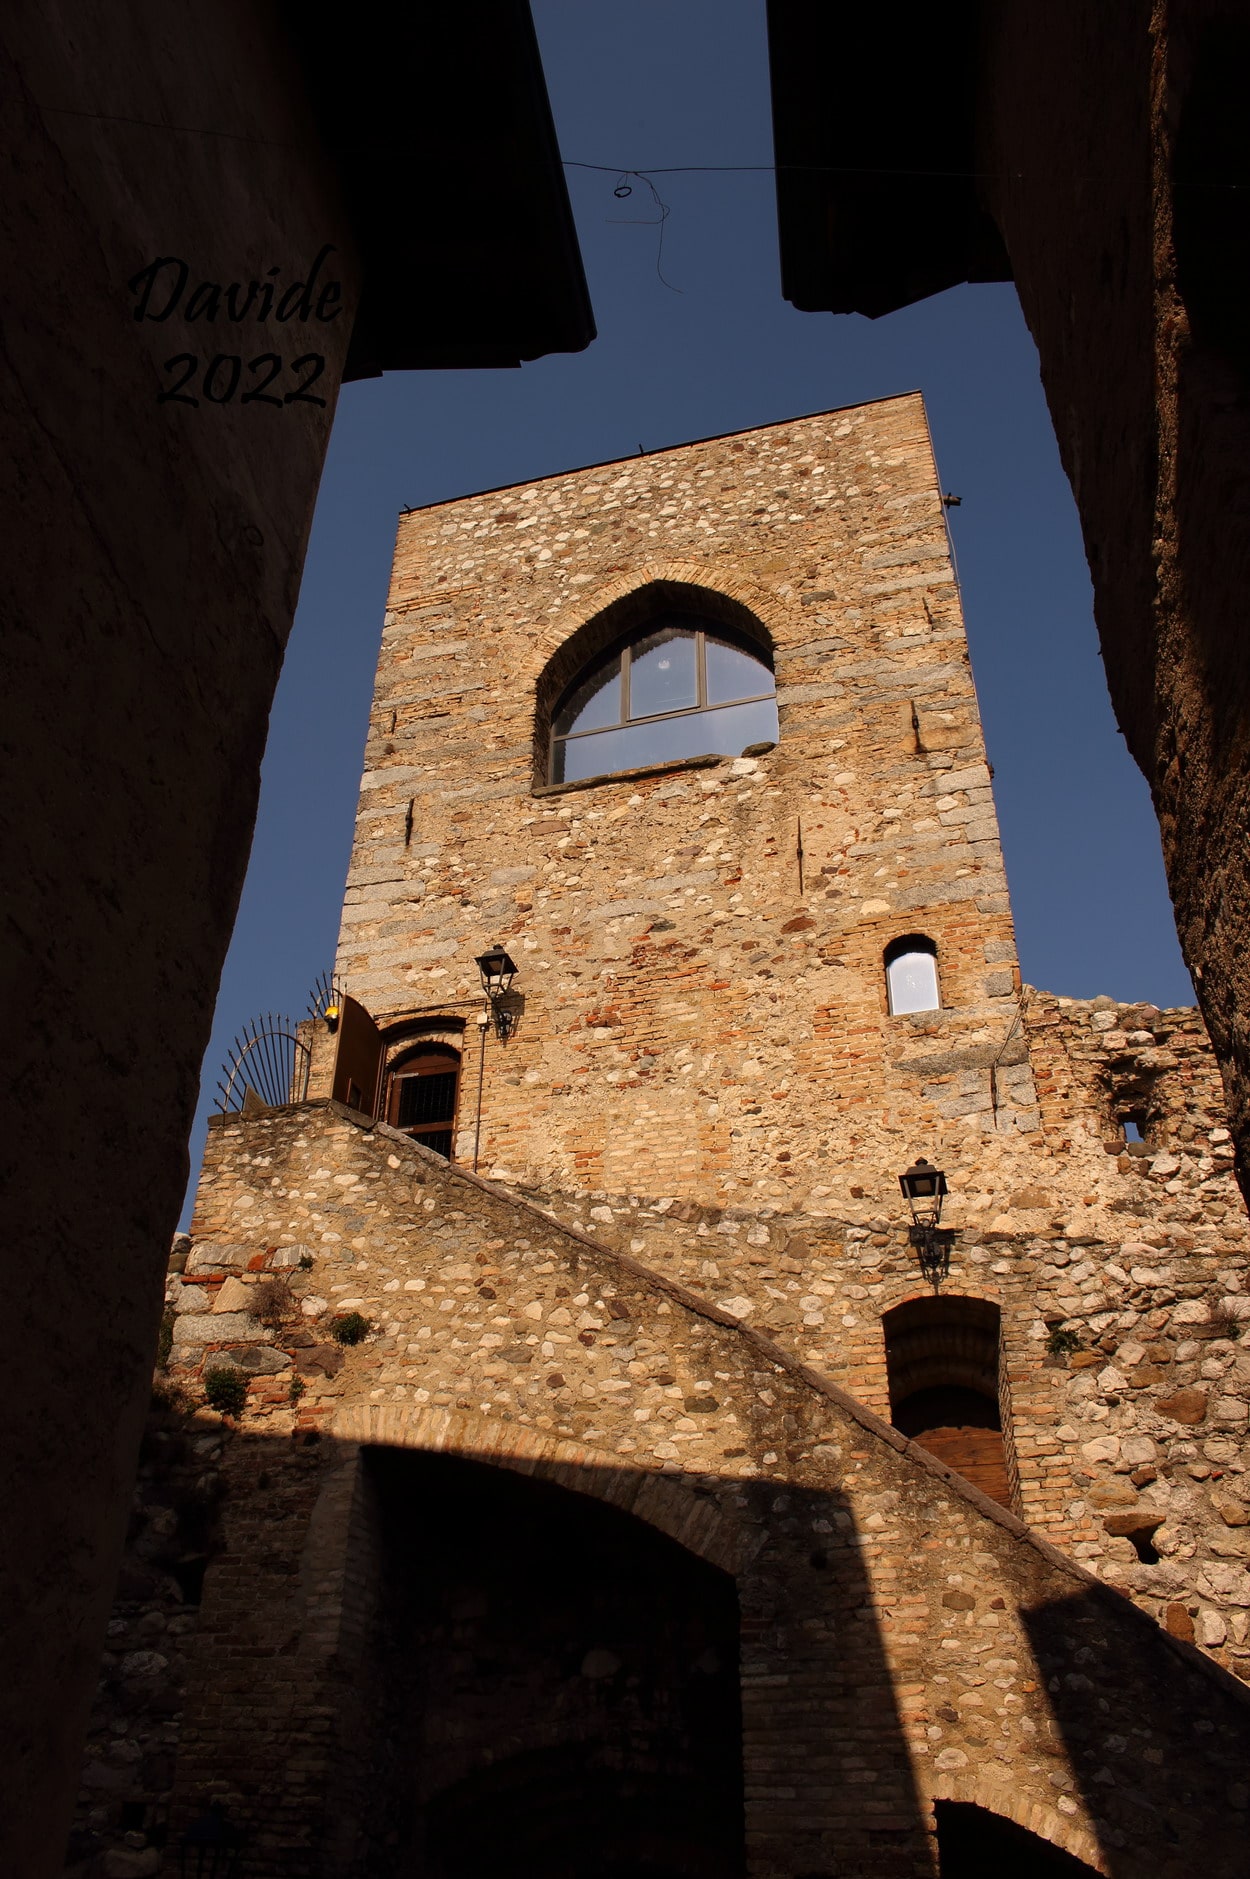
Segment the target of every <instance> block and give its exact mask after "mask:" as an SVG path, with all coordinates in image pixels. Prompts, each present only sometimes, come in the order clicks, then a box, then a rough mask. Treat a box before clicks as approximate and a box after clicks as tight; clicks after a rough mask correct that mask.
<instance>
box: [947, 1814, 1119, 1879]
mask: <svg viewBox="0 0 1250 1879" xmlns="http://www.w3.org/2000/svg"><path fill="white" fill-rule="evenodd" d="M934 1813H935V1814H936V1816H937V1839H938V1871H939V1872H940V1874H941V1879H1003V1875H1004V1874H1005V1873H1010V1875H1011V1879H1099V1875H1098V1873H1097V1871H1096V1870H1095V1868H1094V1867H1093V1866H1087V1865H1086V1864H1085V1861H1084V1860H1083V1859H1077V1858H1076V1857H1075V1856H1074V1855H1073V1854H1072V1853H1065V1852H1064V1850H1063V1849H1062V1847H1058V1846H1052V1845H1051V1843H1050V1841H1049V1840H1042V1839H1040V1838H1039V1837H1038V1835H1037V1834H1035V1833H1030V1832H1029V1831H1028V1829H1027V1828H1025V1827H1018V1826H1017V1825H1016V1823H1015V1821H1014V1820H1006V1819H1004V1817H1003V1816H1002V1815H1001V1814H992V1813H990V1811H989V1809H988V1808H985V1807H974V1806H973V1805H972V1804H971V1803H970V1802H965V1801H938V1802H937V1804H936V1806H935V1808H934Z"/></svg>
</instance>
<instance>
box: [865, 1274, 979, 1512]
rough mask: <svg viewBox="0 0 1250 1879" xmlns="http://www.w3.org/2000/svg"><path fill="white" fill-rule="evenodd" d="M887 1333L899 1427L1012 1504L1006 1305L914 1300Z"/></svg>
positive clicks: (890, 1314)
mask: <svg viewBox="0 0 1250 1879" xmlns="http://www.w3.org/2000/svg"><path fill="white" fill-rule="evenodd" d="M881 1328H882V1330H883V1332H884V1334H885V1362H886V1373H887V1375H888V1378H889V1385H890V1420H891V1422H892V1423H893V1424H894V1427H895V1428H896V1429H898V1430H900V1431H901V1432H902V1434H904V1435H906V1436H910V1437H911V1439H912V1441H913V1442H917V1443H918V1444H919V1445H920V1447H921V1448H927V1449H928V1450H929V1452H930V1454H932V1455H936V1456H937V1458H938V1460H939V1461H944V1462H945V1463H946V1465H947V1467H948V1468H954V1469H955V1471H956V1472H957V1473H958V1474H961V1475H964V1476H966V1478H967V1479H968V1480H969V1481H971V1482H972V1483H973V1484H974V1485H975V1486H976V1487H979V1488H980V1489H981V1491H982V1492H983V1493H985V1494H988V1495H989V1496H990V1498H991V1500H996V1501H1000V1502H1001V1503H1002V1505H1003V1506H1004V1507H1010V1506H1011V1488H1010V1483H1009V1480H1008V1474H1007V1456H1006V1450H1005V1447H1004V1444H1003V1424H1002V1409H1001V1406H1000V1395H1001V1390H1000V1379H999V1362H998V1341H999V1313H998V1306H997V1305H995V1304H992V1303H991V1302H990V1301H989V1300H988V1299H982V1298H958V1297H951V1296H949V1295H948V1296H945V1297H942V1298H914V1299H909V1300H908V1301H907V1302H906V1303H905V1304H902V1305H895V1306H894V1308H893V1309H892V1310H891V1311H887V1312H886V1313H885V1315H884V1317H883V1318H882V1321H881Z"/></svg>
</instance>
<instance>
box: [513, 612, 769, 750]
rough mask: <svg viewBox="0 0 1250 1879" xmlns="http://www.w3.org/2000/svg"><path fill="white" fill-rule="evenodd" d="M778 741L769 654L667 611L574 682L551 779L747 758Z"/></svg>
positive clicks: (558, 730) (558, 727) (558, 725)
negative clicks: (709, 758) (708, 758)
mask: <svg viewBox="0 0 1250 1879" xmlns="http://www.w3.org/2000/svg"><path fill="white" fill-rule="evenodd" d="M776 741H777V696H776V686H775V684H774V682H773V675H772V673H771V672H770V671H769V669H768V666H767V665H766V664H765V662H764V660H763V659H762V658H761V657H760V654H759V652H758V651H755V650H752V649H751V648H749V647H748V645H747V644H746V643H745V641H739V640H737V639H735V638H733V637H731V636H730V635H729V634H727V633H726V631H725V629H724V628H722V627H720V626H719V625H718V626H712V625H711V624H709V623H705V622H703V621H702V620H700V619H699V617H698V616H697V615H692V614H683V613H663V614H659V615H653V617H652V618H651V619H650V620H649V621H648V622H647V625H646V627H645V629H644V631H642V632H641V633H639V634H637V635H636V636H635V637H633V638H631V639H629V640H627V641H625V642H624V643H620V642H618V643H617V645H616V646H614V647H613V648H612V650H611V651H610V652H608V653H606V654H604V655H602V656H601V657H600V658H599V659H598V660H596V661H595V663H594V664H593V665H591V666H589V667H588V668H586V669H585V670H584V671H583V672H581V673H580V674H579V676H578V677H577V678H576V679H574V681H573V683H572V685H570V686H569V687H568V688H567V689H566V691H565V693H564V695H563V697H562V699H561V701H560V703H559V704H558V706H557V707H556V710H555V713H554V715H553V719H552V735H551V772H550V774H551V781H552V782H553V783H575V782H578V781H579V780H580V779H581V778H583V777H588V776H609V775H611V774H613V773H614V772H615V771H618V770H638V769H642V768H645V766H646V765H648V764H653V763H672V762H678V761H680V759H681V758H683V757H701V756H704V755H709V754H712V753H717V754H720V755H722V756H726V757H740V756H741V755H742V752H743V751H744V750H746V749H747V748H748V747H749V746H750V745H752V744H765V743H768V744H775V743H776Z"/></svg>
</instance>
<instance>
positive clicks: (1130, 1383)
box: [529, 991, 1250, 1679]
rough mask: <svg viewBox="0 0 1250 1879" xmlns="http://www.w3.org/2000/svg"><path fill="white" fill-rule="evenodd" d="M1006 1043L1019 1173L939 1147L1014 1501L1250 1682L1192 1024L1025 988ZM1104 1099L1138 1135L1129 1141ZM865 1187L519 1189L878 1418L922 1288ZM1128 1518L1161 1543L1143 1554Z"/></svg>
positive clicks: (1225, 1343) (979, 1147) (1220, 1176)
mask: <svg viewBox="0 0 1250 1879" xmlns="http://www.w3.org/2000/svg"><path fill="white" fill-rule="evenodd" d="M1024 1037H1025V1040H1026V1042H1027V1046H1028V1049H1029V1052H1030V1057H1031V1061H1032V1063H1033V1066H1034V1069H1035V1073H1036V1078H1037V1085H1038V1089H1039V1092H1040V1099H1041V1102H1042V1105H1043V1110H1044V1113H1045V1116H1046V1120H1047V1125H1048V1126H1047V1132H1046V1134H1045V1135H1044V1136H1042V1137H1040V1138H1038V1137H1035V1138H1033V1141H1034V1155H1035V1161H1034V1165H1033V1168H1032V1170H1031V1179H1030V1180H1029V1183H1028V1185H1026V1186H1022V1187H1019V1188H1015V1187H1013V1185H1012V1181H1013V1178H1019V1177H1018V1173H1015V1172H1013V1164H1012V1161H1011V1159H1010V1158H1004V1157H1003V1156H1002V1154H1001V1151H1000V1150H999V1146H998V1138H997V1137H996V1136H995V1134H994V1133H993V1132H988V1133H986V1134H984V1135H983V1136H977V1137H976V1138H974V1140H973V1142H972V1143H971V1145H968V1144H966V1143H965V1153H964V1154H963V1155H962V1156H961V1157H960V1159H959V1160H957V1161H954V1162H952V1163H951V1182H952V1187H953V1190H954V1192H953V1194H952V1199H951V1203H950V1206H949V1211H948V1216H947V1217H949V1218H951V1219H952V1220H955V1221H957V1222H958V1223H959V1227H960V1232H959V1239H958V1242H957V1244H956V1248H955V1251H954V1254H953V1258H952V1269H951V1276H950V1279H949V1280H948V1281H947V1283H946V1285H945V1287H944V1290H945V1292H946V1293H947V1295H948V1296H949V1295H952V1294H953V1295H955V1296H968V1297H975V1298H979V1299H989V1300H992V1301H993V1302H994V1303H995V1304H997V1305H998V1306H999V1307H1000V1310H1001V1312H1002V1365H1003V1370H1004V1373H1005V1378H1006V1386H1007V1387H1006V1392H1005V1397H1006V1405H1007V1408H1008V1411H1009V1415H1008V1419H1007V1429H1008V1438H1009V1449H1010V1451H1011V1453H1012V1456H1013V1460H1014V1464H1015V1468H1016V1473H1017V1480H1018V1496H1019V1497H1018V1501H1017V1508H1018V1511H1019V1512H1020V1513H1021V1514H1022V1516H1023V1517H1024V1518H1025V1519H1026V1520H1027V1521H1028V1522H1029V1524H1030V1525H1031V1526H1034V1527H1036V1528H1038V1529H1039V1530H1040V1531H1043V1532H1045V1533H1046V1534H1047V1535H1048V1536H1049V1537H1050V1538H1051V1539H1053V1540H1054V1541H1055V1542H1056V1544H1058V1545H1061V1546H1064V1547H1065V1548H1069V1549H1071V1551H1072V1552H1073V1554H1074V1556H1075V1557H1077V1558H1080V1559H1083V1560H1084V1561H1085V1562H1086V1563H1087V1564H1088V1565H1090V1566H1091V1568H1092V1569H1093V1570H1095V1571H1097V1572H1098V1573H1099V1574H1100V1575H1101V1576H1102V1577H1103V1578H1105V1579H1106V1580H1108V1581H1109V1582H1111V1583H1114V1584H1118V1585H1120V1586H1122V1587H1123V1588H1124V1589H1125V1590H1127V1591H1129V1592H1130V1593H1131V1595H1132V1596H1133V1597H1134V1598H1135V1599H1137V1600H1138V1602H1139V1603H1141V1604H1142V1605H1143V1606H1144V1608H1145V1609H1147V1610H1149V1611H1150V1612H1152V1613H1153V1614H1154V1615H1156V1616H1158V1617H1159V1618H1160V1619H1161V1620H1162V1621H1163V1622H1164V1623H1166V1624H1168V1625H1169V1626H1170V1627H1172V1628H1173V1629H1175V1630H1176V1631H1177V1632H1178V1634H1179V1635H1181V1636H1185V1637H1190V1636H1194V1635H1195V1630H1196V1634H1197V1636H1198V1638H1199V1640H1200V1641H1201V1642H1202V1643H1203V1644H1204V1645H1205V1646H1206V1647H1207V1648H1209V1649H1210V1650H1211V1651H1212V1653H1213V1654H1214V1655H1215V1656H1216V1657H1217V1658H1218V1659H1219V1661H1220V1662H1222V1663H1225V1664H1226V1665H1228V1667H1229V1668H1231V1669H1233V1670H1235V1671H1236V1672H1237V1673H1238V1674H1239V1675H1241V1676H1242V1677H1244V1678H1247V1679H1250V1635H1248V1631H1247V1626H1248V1624H1250V1574H1248V1573H1247V1570H1246V1568H1247V1563H1248V1562H1250V1484H1248V1483H1247V1482H1246V1481H1245V1479H1244V1477H1245V1474H1246V1471H1247V1464H1248V1463H1250V1445H1248V1443H1247V1422H1248V1417H1250V1409H1248V1407H1247V1403H1248V1399H1250V1350H1247V1349H1243V1347H1242V1345H1241V1343H1240V1342H1239V1339H1240V1337H1241V1333H1242V1330H1243V1327H1244V1325H1245V1323H1246V1322H1247V1320H1248V1319H1250V1291H1248V1289H1247V1267H1248V1258H1247V1256H1248V1254H1250V1234H1248V1233H1247V1223H1246V1218H1245V1209H1244V1205H1243V1203H1242V1200H1241V1195H1240V1193H1239V1191H1238V1189H1237V1186H1236V1183H1235V1181H1234V1179H1233V1177H1232V1172H1231V1162H1232V1149H1231V1142H1230V1140H1229V1132H1228V1129H1227V1127H1226V1126H1225V1121H1224V1115H1223V1109H1222V1096H1221V1090H1220V1083H1219V1075H1218V1072H1217V1070H1216V1067H1215V1064H1214V1061H1213V1059H1212V1057H1211V1053H1210V1048H1209V1046H1208V1044H1207V1041H1206V1037H1205V1033H1204V1032H1203V1029H1202V1024H1201V1020H1200V1019H1199V1017H1198V1014H1197V1013H1196V1012H1194V1011H1190V1010H1179V1011H1169V1012H1159V1011H1156V1010H1155V1009H1154V1008H1153V1007H1147V1006H1117V1005H1115V1004H1114V1002H1113V1001H1112V1000H1111V999H1109V998H1100V999H1096V1000H1094V1001H1092V1002H1078V1001H1073V1000H1057V999H1053V998H1050V997H1048V996H1046V995H1045V994H1041V993H1036V992H1032V991H1030V992H1029V994H1028V1000H1027V1006H1026V1022H1025V1029H1024ZM1130 1040H1132V1041H1130ZM1117 1105H1118V1106H1119V1107H1120V1108H1121V1109H1122V1110H1127V1109H1131V1110H1133V1111H1134V1112H1135V1113H1138V1114H1141V1115H1143V1117H1144V1118H1145V1129H1146V1134H1147V1136H1148V1137H1149V1138H1150V1139H1148V1140H1144V1141H1142V1142H1140V1143H1133V1144H1128V1143H1126V1142H1125V1141H1124V1139H1123V1136H1122V1134H1121V1130H1120V1125H1119V1123H1118V1122H1117V1121H1116V1120H1115V1112H1116V1107H1117ZM1109 1150H1110V1151H1113V1152H1108V1151H1109ZM1004 1160H1006V1165H1005V1166H1004ZM961 1163H962V1165H961ZM900 1165H903V1164H901V1163H900ZM863 1178H864V1181H865V1191H864V1192H863V1193H862V1195H861V1197H860V1198H859V1199H858V1200H852V1202H851V1204H850V1205H849V1206H848V1204H847V1203H846V1202H845V1201H842V1200H836V1201H835V1200H834V1199H833V1197H832V1196H830V1195H827V1194H818V1195H816V1196H814V1197H813V1198H812V1199H811V1200H809V1201H808V1203H807V1204H806V1206H800V1207H796V1208H793V1209H787V1208H785V1207H783V1206H766V1207H763V1208H708V1207H703V1206H700V1205H698V1204H697V1203H694V1202H690V1201H684V1200H682V1199H680V1198H679V1197H674V1196H670V1195H665V1196H660V1197H656V1196H651V1195H647V1194H638V1193H634V1194H630V1193H616V1194H614V1193H610V1192H608V1191H606V1190H602V1189H590V1190H584V1189H583V1190H580V1191H578V1192H576V1193H574V1194H570V1195H561V1194H556V1193H553V1192H551V1191H549V1190H540V1189H531V1190H529V1193H530V1197H531V1198H532V1199H533V1200H534V1201H535V1202H536V1203H537V1204H538V1205H540V1206H543V1207H545V1208H548V1209H549V1210H550V1211H551V1212H552V1213H553V1214H555V1215H556V1216H557V1217H559V1218H561V1219H565V1220H567V1221H569V1222H570V1223H571V1224H574V1225H576V1226H577V1227H578V1228H579V1229H580V1230H582V1231H584V1232H588V1233H590V1234H592V1235H594V1236H595V1237H597V1238H599V1239H601V1240H602V1241H603V1242H604V1243H605V1244H607V1245H613V1246H616V1247H619V1248H621V1249H623V1250H627V1251H629V1252H631V1253H632V1254H634V1255H635V1256H637V1257H639V1258H641V1259H643V1260H644V1261H645V1262H646V1264H647V1265H648V1266H650V1267H652V1268H654V1269H655V1270H657V1271H660V1272H664V1273H667V1274H669V1275H671V1276H672V1277H673V1278H675V1279H677V1280H679V1281H680V1282H681V1283H682V1284H684V1285H687V1286H689V1287H691V1288H692V1289H693V1290H695V1291H698V1292H701V1293H703V1294H705V1295H706V1296H709V1297H711V1298H713V1299H714V1300H716V1302H717V1303H719V1304H720V1305H721V1306H723V1307H724V1308H725V1309H727V1310H729V1311H732V1312H733V1313H735V1314H736V1315H737V1316H739V1317H741V1318H743V1319H745V1320H747V1321H748V1322H750V1323H752V1324H756V1325H760V1326H762V1327H764V1328H765V1329H766V1330H767V1331H768V1333H769V1335H770V1336H772V1337H774V1338H776V1339H777V1341H778V1342H779V1343H781V1344H782V1345H783V1346H784V1347H785V1348H786V1349H788V1350H790V1351H791V1352H792V1353H793V1354H794V1355H795V1356H796V1357H797V1358H798V1359H800V1360H801V1361H803V1362H805V1363H808V1364H811V1365H813V1366H814V1367H815V1368H816V1369H818V1370H819V1371H820V1372H821V1373H822V1375H825V1376H828V1377H830V1378H832V1379H833V1380H834V1381H836V1382H837V1383H839V1384H841V1385H842V1387H843V1388H845V1389H847V1390H849V1391H850V1392H851V1393H852V1394H853V1395H854V1396H855V1397H856V1398H857V1399H858V1400H860V1401H861V1402H864V1403H866V1404H867V1405H868V1406H869V1407H870V1408H872V1409H874V1410H876V1411H877V1413H878V1414H880V1415H882V1416H885V1417H887V1418H888V1416H889V1391H888V1384H887V1377H886V1361H885V1341H884V1335H883V1331H882V1317H883V1314H884V1313H885V1312H886V1311H888V1310H890V1309H891V1308H892V1307H893V1306H895V1305H898V1304H900V1303H902V1302H903V1301H905V1300H907V1299H911V1298H915V1297H920V1296H923V1295H924V1294H925V1292H926V1290H927V1288H926V1287H924V1285H923V1284H922V1282H921V1280H920V1276H919V1273H918V1270H917V1267H916V1263H915V1255H914V1253H913V1251H912V1249H911V1247H910V1246H909V1245H908V1243H907V1239H906V1233H905V1230H904V1229H903V1226H902V1224H901V1221H900V1212H901V1206H900V1201H899V1198H898V1190H897V1183H896V1182H894V1181H891V1182H889V1183H888V1184H887V1183H884V1182H880V1183H872V1181H871V1175H865V1176H864V1177H863ZM891 1190H892V1191H891ZM1054 1333H1059V1334H1061V1335H1060V1339H1059V1340H1058V1342H1060V1343H1071V1344H1072V1345H1073V1346H1074V1348H1071V1349H1063V1348H1052V1337H1053V1334H1054ZM1130 1534H1132V1535H1137V1536H1139V1537H1140V1538H1141V1539H1143V1540H1145V1542H1146V1544H1147V1547H1148V1548H1149V1547H1150V1546H1151V1545H1152V1546H1153V1549H1154V1550H1155V1551H1156V1552H1157V1553H1158V1554H1159V1555H1160V1557H1159V1558H1158V1559H1157V1560H1156V1561H1154V1562H1153V1563H1146V1562H1143V1561H1142V1560H1141V1559H1140V1558H1139V1554H1138V1549H1137V1547H1136V1546H1135V1544H1134V1542H1133V1540H1131V1539H1130V1537H1129V1535H1130Z"/></svg>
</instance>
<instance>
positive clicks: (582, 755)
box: [553, 698, 777, 783]
mask: <svg viewBox="0 0 1250 1879" xmlns="http://www.w3.org/2000/svg"><path fill="white" fill-rule="evenodd" d="M776 741H777V707H776V705H775V704H774V702H773V700H772V699H771V698H765V699H761V700H760V702H759V703H758V704H754V705H729V706H727V707H723V708H722V709H721V710H719V711H692V712H690V713H688V715H687V716H685V717H681V718H654V719H651V720H650V721H649V722H648V721H644V722H643V723H641V724H627V725H625V726H624V727H623V728H622V729H621V730H618V731H603V732H600V733H599V734H598V735H597V736H594V737H574V738H570V739H569V741H568V742H567V743H565V742H559V743H557V744H556V747H555V758H556V760H555V772H554V778H553V780H554V781H555V782H557V783H576V782H578V781H579V780H580V779H581V778H582V777H586V776H611V775H612V774H613V773H614V772H615V771H617V770H641V769H643V768H645V766H646V765H647V764H649V763H675V762H678V761H679V760H680V759H681V758H682V757H702V756H709V755H716V756H723V757H739V756H741V755H742V752H743V751H744V750H745V749H746V747H747V745H748V744H764V743H773V744H775V743H776Z"/></svg>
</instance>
